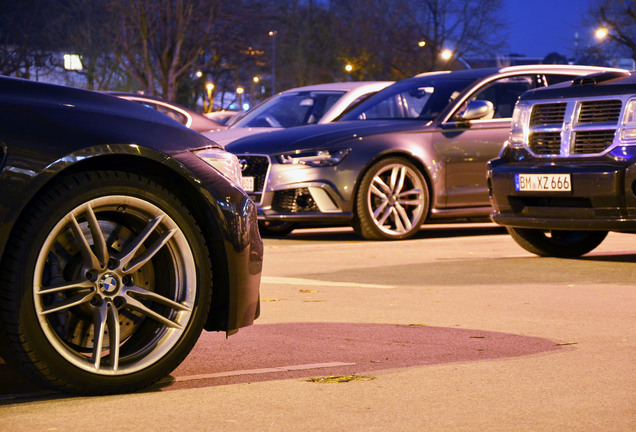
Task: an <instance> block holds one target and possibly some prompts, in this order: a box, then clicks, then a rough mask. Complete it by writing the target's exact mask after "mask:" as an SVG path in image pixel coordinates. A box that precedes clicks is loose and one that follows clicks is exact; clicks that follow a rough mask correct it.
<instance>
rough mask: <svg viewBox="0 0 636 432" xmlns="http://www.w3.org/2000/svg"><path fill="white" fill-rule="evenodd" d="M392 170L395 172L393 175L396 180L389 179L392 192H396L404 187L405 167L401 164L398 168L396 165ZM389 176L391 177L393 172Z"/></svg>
mask: <svg viewBox="0 0 636 432" xmlns="http://www.w3.org/2000/svg"><path fill="white" fill-rule="evenodd" d="M396 171H397V172H396ZM393 172H394V173H395V176H397V182H394V180H391V182H392V183H393V193H394V194H398V193H399V192H400V191H401V190H402V188H403V187H404V178H405V177H406V167H403V166H401V167H399V168H397V167H396V168H394V169H393ZM391 177H393V173H391Z"/></svg>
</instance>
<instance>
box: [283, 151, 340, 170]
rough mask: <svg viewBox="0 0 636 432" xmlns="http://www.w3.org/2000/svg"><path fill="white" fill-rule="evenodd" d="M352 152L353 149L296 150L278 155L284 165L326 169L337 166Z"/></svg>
mask: <svg viewBox="0 0 636 432" xmlns="http://www.w3.org/2000/svg"><path fill="white" fill-rule="evenodd" d="M350 151H351V149H315V150H296V151H294V152H288V153H283V154H280V155H278V161H279V162H280V163H282V164H295V165H309V166H312V167H325V166H332V165H337V164H338V163H340V161H341V160H342V159H344V157H345V156H347V155H348V154H349V152H350Z"/></svg>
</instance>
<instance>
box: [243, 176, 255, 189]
mask: <svg viewBox="0 0 636 432" xmlns="http://www.w3.org/2000/svg"><path fill="white" fill-rule="evenodd" d="M241 186H242V187H243V190H244V191H245V192H254V177H243V180H242V181H241Z"/></svg>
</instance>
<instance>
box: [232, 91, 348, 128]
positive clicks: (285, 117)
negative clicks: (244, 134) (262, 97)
mask: <svg viewBox="0 0 636 432" xmlns="http://www.w3.org/2000/svg"><path fill="white" fill-rule="evenodd" d="M343 94H345V92H342V91H301V92H297V93H291V94H281V95H279V96H277V97H274V98H271V99H269V100H268V101H267V102H266V103H263V104H261V105H259V106H257V107H255V108H254V109H253V110H252V111H250V112H248V113H247V114H245V115H244V116H243V117H242V118H240V119H239V120H237V121H236V122H235V123H234V124H233V125H232V127H283V128H288V127H292V126H301V125H306V124H314V123H318V121H319V120H320V119H321V118H322V116H323V115H324V114H325V112H327V111H328V110H329V108H331V106H332V105H333V104H334V103H336V101H337V100H338V99H340V98H341V97H342V95H343Z"/></svg>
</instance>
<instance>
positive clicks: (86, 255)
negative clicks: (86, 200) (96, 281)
mask: <svg viewBox="0 0 636 432" xmlns="http://www.w3.org/2000/svg"><path fill="white" fill-rule="evenodd" d="M70 217H71V229H72V230H73V234H74V235H75V239H76V241H77V245H78V246H79V248H80V251H81V253H82V260H83V261H84V265H85V266H86V267H87V268H88V269H98V268H101V263H100V262H99V259H98V258H97V256H95V253H93V250H92V249H91V247H90V245H89V244H88V240H87V239H86V236H85V235H84V232H83V231H82V228H80V226H79V223H77V219H75V216H74V215H72V214H71V215H70Z"/></svg>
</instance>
